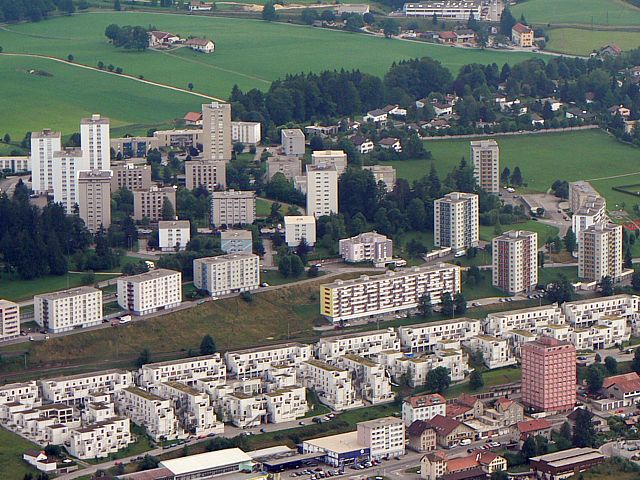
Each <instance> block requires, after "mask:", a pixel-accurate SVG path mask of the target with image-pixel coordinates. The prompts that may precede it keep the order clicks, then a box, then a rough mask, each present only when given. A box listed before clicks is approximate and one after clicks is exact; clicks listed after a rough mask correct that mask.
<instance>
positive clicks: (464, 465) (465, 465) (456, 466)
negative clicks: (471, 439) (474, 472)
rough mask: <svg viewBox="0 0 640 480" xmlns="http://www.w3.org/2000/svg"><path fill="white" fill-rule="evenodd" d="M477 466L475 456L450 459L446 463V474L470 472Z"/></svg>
mask: <svg viewBox="0 0 640 480" xmlns="http://www.w3.org/2000/svg"><path fill="white" fill-rule="evenodd" d="M478 465H479V463H478V461H477V460H476V456H475V455H469V456H466V457H459V458H452V459H451V460H449V461H448V462H447V473H453V472H459V471H461V470H471V469H472V468H475V467H477V466H478Z"/></svg>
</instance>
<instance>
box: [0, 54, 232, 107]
mask: <svg viewBox="0 0 640 480" xmlns="http://www.w3.org/2000/svg"><path fill="white" fill-rule="evenodd" d="M3 55H4V56H7V57H26V58H29V57H30V58H39V59H43V60H50V61H53V62H58V63H63V64H65V65H69V66H73V67H76V68H84V69H85V70H92V71H94V72H99V73H104V74H106V75H114V76H116V77H118V78H126V79H129V80H133V81H136V82H139V83H144V84H146V85H152V86H154V87H160V88H164V89H167V90H173V91H176V92H181V93H187V94H189V95H194V96H196V97H201V98H206V99H207V100H213V101H215V102H226V100H223V99H221V98H218V97H213V96H211V95H207V94H204V93H199V92H191V91H189V90H187V89H184V88H180V87H174V86H173V85H167V84H164V83H159V82H154V81H152V80H145V79H144V78H137V77H134V76H132V75H127V74H126V73H116V72H110V71H108V70H100V69H99V68H98V67H92V66H91V65H85V64H83V63H75V62H69V61H67V60H63V59H61V58H58V57H54V56H51V55H42V54H38V53H12V52H0V56H3Z"/></svg>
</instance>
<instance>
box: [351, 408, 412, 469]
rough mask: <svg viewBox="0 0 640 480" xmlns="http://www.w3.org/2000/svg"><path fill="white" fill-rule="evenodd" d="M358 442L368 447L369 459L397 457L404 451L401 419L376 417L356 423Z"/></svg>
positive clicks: (403, 433)
mask: <svg viewBox="0 0 640 480" xmlns="http://www.w3.org/2000/svg"><path fill="white" fill-rule="evenodd" d="M357 428H358V430H357V431H358V443H360V444H362V445H365V446H366V447H368V448H369V456H370V459H371V460H382V459H383V458H394V457H395V458H398V457H400V456H402V455H404V453H405V429H404V423H402V419H400V418H395V417H386V418H378V419H375V420H369V421H368V422H360V423H358V427H357Z"/></svg>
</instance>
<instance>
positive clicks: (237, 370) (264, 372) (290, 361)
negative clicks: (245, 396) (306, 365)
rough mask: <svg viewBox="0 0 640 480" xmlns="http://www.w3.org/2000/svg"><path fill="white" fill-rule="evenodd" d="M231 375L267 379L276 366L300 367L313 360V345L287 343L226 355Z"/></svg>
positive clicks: (237, 351)
mask: <svg viewBox="0 0 640 480" xmlns="http://www.w3.org/2000/svg"><path fill="white" fill-rule="evenodd" d="M224 358H225V363H226V365H227V368H228V370H229V375H230V376H233V377H235V378H256V377H260V378H266V377H267V376H268V375H269V373H270V372H271V371H272V369H273V368H274V367H276V366H294V367H296V368H297V367H299V366H300V364H301V363H302V362H306V361H309V360H311V359H312V358H313V349H312V347H311V345H305V344H303V343H285V344H281V345H274V346H271V347H261V348H251V349H247V350H236V351H233V352H227V353H225V355H224Z"/></svg>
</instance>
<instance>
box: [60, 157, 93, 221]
mask: <svg viewBox="0 0 640 480" xmlns="http://www.w3.org/2000/svg"><path fill="white" fill-rule="evenodd" d="M83 170H89V163H88V160H87V158H86V157H85V156H84V154H83V152H82V150H79V149H77V148H67V149H64V150H62V151H57V152H53V201H54V202H56V203H60V204H62V206H63V207H64V210H65V212H66V213H67V215H71V214H72V213H74V210H75V208H76V206H77V205H78V174H79V173H80V172H81V171H83Z"/></svg>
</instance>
